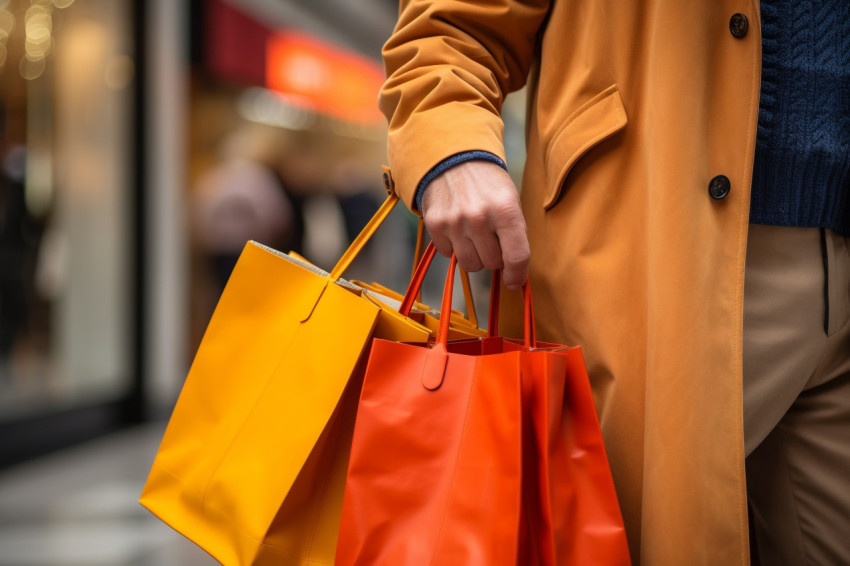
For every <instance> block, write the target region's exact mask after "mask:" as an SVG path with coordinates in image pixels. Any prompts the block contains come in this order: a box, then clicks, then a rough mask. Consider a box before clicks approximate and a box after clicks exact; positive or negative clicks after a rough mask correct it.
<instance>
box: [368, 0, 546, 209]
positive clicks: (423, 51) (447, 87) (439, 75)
mask: <svg viewBox="0 0 850 566" xmlns="http://www.w3.org/2000/svg"><path fill="white" fill-rule="evenodd" d="M548 8H549V0H488V1H470V0H402V2H401V7H400V12H399V20H398V24H397V25H396V28H395V31H394V32H393V35H392V37H390V39H389V40H388V41H387V43H386V44H385V45H384V49H383V56H384V63H385V66H386V71H387V80H386V82H385V83H384V86H383V88H382V89H381V94H380V100H379V103H380V107H381V110H382V111H383V113H384V114H385V115H386V116H387V120H388V121H389V133H388V154H389V160H390V167H391V168H392V170H393V178H394V180H395V185H396V189H397V190H398V193H399V195H400V196H401V198H402V199H403V200H404V202H405V203H406V204H407V205H408V207H411V208H413V207H414V204H413V199H414V193H415V191H416V187H417V186H418V184H419V181H420V180H421V179H422V177H423V176H424V175H425V174H426V173H427V172H428V171H429V170H430V169H431V168H432V167H434V166H435V165H436V164H437V163H439V162H441V161H442V160H444V159H446V158H447V157H450V156H452V155H454V154H457V153H461V152H465V151H487V152H490V153H492V154H494V155H497V156H499V157H500V158H502V159H503V160H504V159H505V151H504V147H503V144H502V132H503V124H502V120H501V116H500V113H501V108H502V102H503V101H504V97H505V96H506V95H507V94H508V93H509V92H511V91H514V90H517V89H519V88H520V87H522V86H523V85H524V84H525V81H526V78H527V76H528V72H529V68H530V66H531V62H532V59H533V56H534V52H535V44H536V39H537V34H538V30H539V29H540V28H541V25H542V23H543V21H544V20H545V17H546V14H547V12H548Z"/></svg>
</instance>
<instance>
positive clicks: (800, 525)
mask: <svg viewBox="0 0 850 566" xmlns="http://www.w3.org/2000/svg"><path fill="white" fill-rule="evenodd" d="M825 236H826V239H825V240H823V241H822V239H821V231H820V230H817V229H802V228H780V227H767V226H751V229H750V245H749V248H748V254H749V255H748V258H747V274H746V276H747V280H746V290H745V298H744V309H745V312H744V412H745V416H744V432H745V443H746V449H747V454H748V457H747V484H748V489H747V491H748V495H749V499H750V507H751V510H752V517H753V529H752V530H753V532H754V533H755V540H754V541H752V543H751V544H752V545H753V546H754V547H755V548H756V552H757V554H758V556H759V558H760V562H761V564H762V565H763V566H779V565H786V564H787V565H790V566H797V565H800V566H804V565H819V566H821V565H822V566H828V565H835V566H838V565H850V247H848V239H846V238H841V237H839V236H836V235H835V234H833V233H831V232H829V231H827V232H826V233H825ZM824 244H826V246H825V248H824ZM824 249H826V251H827V252H828V253H827V256H828V261H827V262H826V264H825V262H824V253H823V250H824ZM825 265H826V266H828V269H827V268H825Z"/></svg>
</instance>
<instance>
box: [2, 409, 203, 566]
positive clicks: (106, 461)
mask: <svg viewBox="0 0 850 566" xmlns="http://www.w3.org/2000/svg"><path fill="white" fill-rule="evenodd" d="M162 431H163V426H161V425H148V426H144V427H139V428H135V429H131V430H127V431H123V432H119V433H116V434H114V435H111V436H109V437H106V438H103V439H100V440H97V441H94V442H91V443H88V444H85V445H82V446H78V447H75V448H72V449H69V450H67V451H63V452H59V453H56V454H53V455H51V456H48V457H45V458H42V459H39V460H35V461H32V462H28V463H26V464H23V465H20V466H17V467H15V468H11V469H9V470H5V471H2V472H0V566H214V565H215V564H217V562H216V561H214V560H213V559H211V558H210V557H209V556H207V555H206V554H205V553H204V552H203V551H201V550H200V549H198V548H197V547H195V546H194V545H193V544H192V543H190V542H188V541H187V540H185V539H184V538H182V537H181V536H180V535H178V534H176V533H175V532H174V531H172V530H171V529H170V528H169V527H167V526H166V525H164V524H163V523H161V522H160V521H159V520H157V519H156V518H155V517H153V516H152V515H151V514H150V513H148V511H146V510H145V509H144V508H143V507H141V506H140V505H139V504H138V502H137V499H138V497H139V493H140V491H141V489H142V485H143V483H144V480H145V478H146V477H147V473H148V470H149V469H150V465H151V462H152V461H153V455H154V453H155V452H156V447H157V445H158V443H159V439H160V437H161V435H162Z"/></svg>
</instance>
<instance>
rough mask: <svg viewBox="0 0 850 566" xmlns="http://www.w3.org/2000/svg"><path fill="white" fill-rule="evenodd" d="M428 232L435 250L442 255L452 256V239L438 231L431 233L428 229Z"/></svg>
mask: <svg viewBox="0 0 850 566" xmlns="http://www.w3.org/2000/svg"><path fill="white" fill-rule="evenodd" d="M428 233H429V234H430V236H431V241H432V242H434V247H435V248H437V252H439V254H440V255H441V256H443V257H452V252H453V251H454V247H453V246H452V241H451V240H450V239H449V238H448V237H446V236H444V235H443V234H442V233H440V232H435V233H433V234H432V233H431V232H430V230H429V232H428Z"/></svg>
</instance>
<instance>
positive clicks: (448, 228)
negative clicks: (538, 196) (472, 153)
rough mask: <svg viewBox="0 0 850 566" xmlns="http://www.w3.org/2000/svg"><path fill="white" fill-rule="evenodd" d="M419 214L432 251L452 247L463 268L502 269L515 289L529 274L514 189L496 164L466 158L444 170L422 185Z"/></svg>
mask: <svg viewBox="0 0 850 566" xmlns="http://www.w3.org/2000/svg"><path fill="white" fill-rule="evenodd" d="M422 218H423V219H424V221H425V226H426V228H428V232H429V233H430V234H431V238H432V239H433V240H434V244H435V245H436V247H437V251H439V252H440V253H441V254H443V255H444V256H447V257H450V256H451V254H452V252H453V251H454V253H455V255H457V259H458V262H459V263H460V265H461V267H463V268H464V269H465V270H467V271H478V270H480V269H482V268H485V267H486V268H487V269H502V281H503V282H504V284H505V286H506V287H508V288H509V289H519V288H520V287H522V284H523V283H525V280H526V279H527V278H528V259H529V255H530V251H529V247H528V235H527V233H526V227H525V220H524V219H523V216H522V210H521V209H520V205H519V195H518V194H517V189H516V187H515V186H514V183H513V181H512V180H511V178H510V175H508V173H507V171H505V170H504V169H502V168H501V167H499V166H498V165H496V164H494V163H490V162H487V161H467V162H465V163H461V164H460V165H456V166H454V167H452V168H451V169H448V170H447V171H445V172H443V173H442V174H441V175H440V176H438V177H437V178H435V179H434V180H433V181H431V183H430V184H429V185H428V188H427V189H426V191H425V195H424V196H423V198H422Z"/></svg>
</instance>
